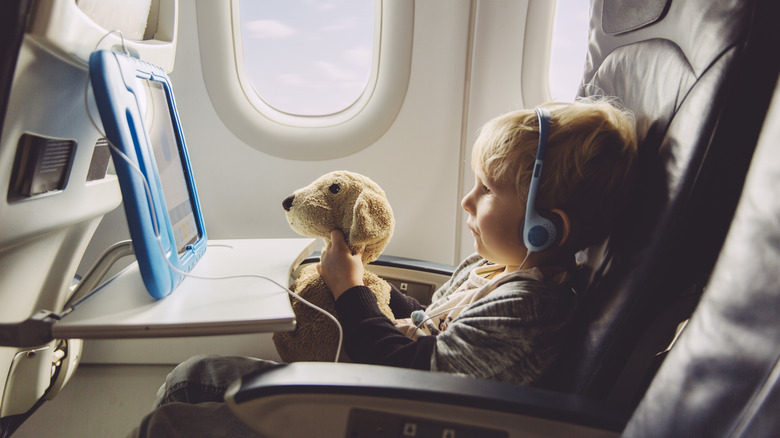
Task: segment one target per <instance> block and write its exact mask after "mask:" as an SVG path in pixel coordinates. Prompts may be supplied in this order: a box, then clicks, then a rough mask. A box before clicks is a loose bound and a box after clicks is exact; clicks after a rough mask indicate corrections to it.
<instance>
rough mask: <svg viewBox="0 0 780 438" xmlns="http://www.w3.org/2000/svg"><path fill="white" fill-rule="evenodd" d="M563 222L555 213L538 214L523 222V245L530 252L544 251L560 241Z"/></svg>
mask: <svg viewBox="0 0 780 438" xmlns="http://www.w3.org/2000/svg"><path fill="white" fill-rule="evenodd" d="M562 229H563V220H562V219H561V217H560V216H559V215H557V214H555V213H548V212H545V213H538V214H537V215H534V217H531V218H526V220H525V221H523V243H525V246H526V248H528V250H529V251H532V252H541V251H546V250H548V249H550V248H552V247H553V246H554V245H555V244H556V243H558V241H559V240H560V236H561V230H562Z"/></svg>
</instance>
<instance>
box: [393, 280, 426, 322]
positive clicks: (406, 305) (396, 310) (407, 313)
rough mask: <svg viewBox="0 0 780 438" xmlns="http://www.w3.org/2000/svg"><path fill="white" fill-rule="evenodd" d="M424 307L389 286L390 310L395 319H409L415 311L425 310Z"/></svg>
mask: <svg viewBox="0 0 780 438" xmlns="http://www.w3.org/2000/svg"><path fill="white" fill-rule="evenodd" d="M425 307H426V306H423V305H422V304H420V302H419V301H417V300H416V299H414V298H412V297H410V296H409V295H406V294H404V293H403V292H401V291H400V290H398V289H397V288H396V287H395V286H393V285H392V284H391V285H390V310H391V311H392V312H393V316H395V318H396V319H401V318H409V317H411V316H412V312H414V311H415V310H425Z"/></svg>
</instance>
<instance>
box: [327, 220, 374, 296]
mask: <svg viewBox="0 0 780 438" xmlns="http://www.w3.org/2000/svg"><path fill="white" fill-rule="evenodd" d="M317 272H319V274H320V276H322V279H323V280H325V284H327V285H328V288H329V289H330V291H331V293H332V294H333V298H336V299H338V297H340V296H341V294H343V293H344V292H346V291H347V289H349V288H351V287H354V286H362V285H363V273H364V268H363V257H362V254H361V253H360V252H358V253H357V254H352V251H350V249H349V247H348V246H347V242H346V241H345V239H344V234H343V233H342V232H341V231H338V230H333V231H332V232H331V233H330V242H329V243H328V245H327V246H326V247H325V249H324V250H322V256H321V257H320V262H319V263H318V264H317Z"/></svg>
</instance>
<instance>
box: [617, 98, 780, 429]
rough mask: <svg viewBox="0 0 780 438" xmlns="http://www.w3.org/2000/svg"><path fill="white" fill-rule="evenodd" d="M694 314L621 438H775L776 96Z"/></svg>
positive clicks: (779, 358) (779, 122)
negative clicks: (764, 437) (729, 225)
mask: <svg viewBox="0 0 780 438" xmlns="http://www.w3.org/2000/svg"><path fill="white" fill-rule="evenodd" d="M774 96H775V97H774V101H773V104H772V109H771V110H770V113H769V115H768V117H767V120H766V123H765V124H764V130H763V132H762V134H761V140H760V141H759V144H758V147H757V149H756V153H755V157H754V159H753V162H752V164H751V166H750V171H749V173H748V176H747V180H746V182H745V187H744V191H743V193H742V198H741V200H740V202H739V207H738V208H737V211H736V214H735V216H734V221H733V223H732V225H731V228H730V230H729V233H728V238H727V239H726V242H725V244H724V246H723V251H721V254H720V257H719V258H718V261H717V265H716V267H715V270H714V271H713V274H712V277H711V279H710V282H709V284H708V286H707V288H706V292H705V293H704V295H703V296H702V299H701V302H700V303H699V306H698V308H697V309H696V312H695V313H694V314H693V316H692V317H691V320H690V322H689V323H688V324H687V326H686V327H685V330H684V331H683V333H682V335H681V336H680V338H679V339H678V341H677V342H676V343H675V347H674V349H673V350H672V351H671V352H670V353H669V356H668V357H667V359H666V360H665V361H664V363H663V365H662V366H661V369H660V370H659V371H658V374H657V375H656V376H655V379H654V380H653V382H652V384H651V385H650V388H649V389H648V391H647V393H646V394H645V396H644V398H643V399H642V401H641V403H640V404H639V407H638V408H637V410H636V412H635V413H634V415H633V417H632V419H631V420H630V422H629V424H628V426H627V428H626V430H625V435H627V436H642V437H654V436H658V437H667V436H730V437H740V436H749V437H754V436H778V435H780V419H778V416H777V407H778V401H780V319H778V317H777V309H780V276H778V268H779V267H780V221H779V220H778V218H780V198H778V196H777V188H778V187H780V88H778V89H777V91H776V92H775V93H774Z"/></svg>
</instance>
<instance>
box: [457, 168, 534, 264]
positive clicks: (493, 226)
mask: <svg viewBox="0 0 780 438" xmlns="http://www.w3.org/2000/svg"><path fill="white" fill-rule="evenodd" d="M474 176H475V179H476V181H475V184H474V188H473V189H472V190H471V192H469V193H468V194H467V195H466V197H465V198H463V200H462V201H461V206H462V207H463V209H464V210H466V212H468V214H469V218H468V222H467V223H468V227H469V230H470V231H471V234H472V235H474V247H475V248H476V250H477V252H478V253H479V255H481V256H482V257H484V258H485V259H487V260H489V261H491V262H493V263H496V264H502V265H508V266H514V267H517V266H520V265H521V264H522V263H523V259H524V258H525V255H526V248H525V245H523V238H522V230H521V228H520V226H521V225H522V223H523V219H524V218H525V205H524V204H522V203H521V202H520V200H519V199H518V196H517V193H516V191H515V189H514V187H512V186H511V185H510V184H495V183H489V182H487V181H486V180H485V177H484V175H483V174H482V172H481V171H475V172H474Z"/></svg>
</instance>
